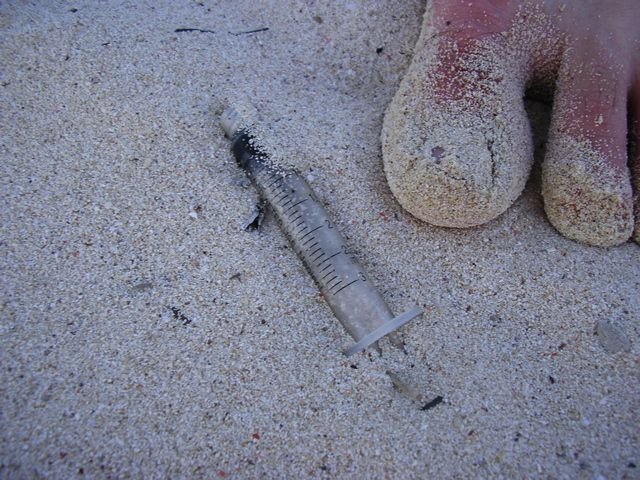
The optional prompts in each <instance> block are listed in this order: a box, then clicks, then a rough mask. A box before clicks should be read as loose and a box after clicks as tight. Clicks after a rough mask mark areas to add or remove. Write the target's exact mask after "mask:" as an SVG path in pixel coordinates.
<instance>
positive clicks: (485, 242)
mask: <svg viewBox="0 0 640 480" xmlns="http://www.w3.org/2000/svg"><path fill="white" fill-rule="evenodd" d="M423 11H424V4H423V2H422V1H416V0H407V1H404V0H403V1H400V0H393V1H390V2H388V1H372V2H359V1H342V0H338V1H335V2H312V1H291V2H288V1H283V0H275V1H270V2H266V1H265V2H253V1H246V0H241V1H233V2H230V1H229V2H225V1H222V2H214V1H211V0H201V1H192V0H183V1H179V2H168V1H153V2H112V1H109V2H102V1H93V2H85V1H77V2H57V1H48V2H20V1H8V2H3V3H2V4H1V5H0V32H1V33H0V36H1V38H2V41H1V43H0V64H1V65H2V69H1V70H0V112H1V114H2V119H1V120H2V121H1V126H0V154H1V161H0V165H1V167H2V170H1V176H0V179H1V180H0V181H1V182H2V187H1V193H2V195H1V196H0V212H1V213H2V225H1V230H0V259H1V262H2V263H1V264H0V265H1V268H2V277H1V278H2V290H1V293H2V316H1V323H0V328H1V333H0V372H1V374H0V375H1V377H0V381H1V383H0V407H1V408H0V477H1V478H21V479H22V478H145V479H147V478H159V479H163V478H220V477H225V478H227V477H228V478H256V477H264V478H287V477H288V478H294V477H295V478H300V477H305V476H309V477H318V478H325V477H326V478H545V479H546V478H594V479H596V478H607V479H614V478H639V477H640V441H639V439H638V436H639V433H640V378H639V371H640V364H639V361H640V338H639V337H640V295H639V293H640V247H639V246H638V245H637V244H635V243H631V242H628V243H625V244H623V245H622V246H619V247H616V248H608V249H601V248H594V247H588V246H585V245H582V244H579V243H576V242H573V241H571V240H568V239H566V238H563V237H562V236H560V235H559V234H558V233H557V232H556V231H555V230H554V229H553V228H552V227H551V225H550V224H549V223H548V221H547V220H546V218H545V216H544V212H543V208H542V199H541V196H540V168H539V166H537V167H536V168H535V169H534V173H533V175H532V177H531V180H530V181H529V183H528V184H527V187H526V189H525V191H524V193H523V195H522V196H521V197H520V198H519V199H518V200H517V201H516V202H515V204H514V205H513V206H512V207H511V208H510V209H509V210H508V211H507V212H506V213H504V214H503V215H501V216H500V217H498V218H497V219H496V220H494V221H492V222H490V223H488V224H486V225H483V226H480V227H474V228H470V229H463V230H457V229H447V228H439V227H434V226H430V225H428V224H426V223H423V222H420V221H418V220H417V219H415V218H414V217H412V216H411V215H409V214H408V213H406V212H405V211H404V210H403V209H402V207H401V206H400V205H399V204H398V203H397V202H396V200H395V199H394V198H393V196H392V194H391V191H390V189H389V187H388V185H387V183H386V180H385V177H384V172H383V165H382V158H381V146H380V138H379V137H380V130H381V126H382V118H383V114H384V110H385V108H386V106H387V105H388V103H389V102H390V100H391V98H392V96H393V94H394V93H395V91H396V89H397V88H398V85H399V83H400V80H401V78H402V75H403V73H404V72H405V70H406V68H407V67H408V64H409V61H410V59H411V55H412V48H413V45H414V44H415V42H416V40H417V37H418V33H419V30H420V24H421V15H422V12H423ZM177 30H178V31H177ZM230 98H236V99H237V98H240V99H243V100H245V101H248V102H250V103H252V104H253V105H254V106H255V107H256V109H257V111H258V113H259V119H260V121H261V123H262V125H263V127H264V130H265V131H266V132H268V135H267V136H268V137H269V147H270V148H271V149H272V151H273V152H274V156H276V157H277V158H278V160H279V161H283V162H288V163H289V164H291V165H295V167H296V168H297V169H298V170H299V171H300V172H301V173H302V174H303V175H304V176H305V177H306V178H307V179H308V180H309V181H310V184H311V185H312V186H313V188H314V190H315V191H316V193H317V194H318V197H319V198H320V199H321V200H322V201H323V202H324V203H325V205H326V208H327V210H328V211H329V213H330V214H331V215H332V216H333V218H334V219H335V222H336V223H337V224H338V226H339V228H340V229H341V231H342V232H343V234H344V236H345V237H346V238H347V240H348V242H349V243H350V245H351V246H352V248H353V249H354V251H355V252H356V254H357V256H358V258H359V260H360V261H361V263H362V264H363V265H364V266H365V268H366V269H367V271H368V273H369V275H370V276H371V277H372V278H373V279H374V281H375V282H376V284H377V286H378V288H379V290H380V292H381V293H382V295H383V297H384V298H385V299H386V300H387V302H388V304H389V306H390V307H391V308H392V310H393V311H394V312H396V314H398V313H401V312H402V311H405V310H407V309H409V308H410V307H412V306H414V305H416V304H417V305H421V306H423V307H424V308H425V310H426V312H425V313H424V314H423V315H422V316H420V317H418V318H417V319H415V320H414V321H412V322H411V323H409V324H407V325H406V326H404V327H402V328H401V329H400V332H399V333H400V335H401V336H402V338H403V340H404V341H405V343H406V354H403V353H402V352H400V351H399V350H397V349H395V348H393V347H391V346H390V345H389V343H388V341H386V340H384V339H383V341H382V342H381V347H382V349H383V351H384V355H383V357H382V358H379V357H378V355H377V354H376V353H375V352H374V351H371V350H368V351H365V352H362V353H359V354H356V355H354V356H353V357H350V358H348V359H347V358H345V357H344V356H343V355H342V353H341V352H342V351H343V350H344V349H345V348H347V347H349V346H350V345H352V343H353V339H351V338H350V337H349V336H348V335H347V334H346V332H345V331H344V329H343V328H342V326H341V325H340V323H339V322H338V320H337V319H336V318H335V317H334V315H333V314H332V312H331V310H330V309H329V307H328V306H327V305H326V302H325V301H324V300H323V299H322V297H320V296H319V295H318V291H317V289H316V287H315V285H314V283H313V281H312V279H311V278H310V277H309V275H308V274H307V273H306V271H305V269H304V267H303V265H302V264H301V262H300V261H299V260H298V258H297V257H296V256H295V254H294V252H293V251H292V249H291V248H290V247H289V245H288V244H287V241H286V238H285V237H284V235H283V234H282V233H281V231H280V230H279V228H278V226H277V224H276V222H275V221H274V219H273V218H272V217H267V220H266V222H265V226H264V228H263V231H262V232H261V233H260V234H259V233H257V232H245V231H241V230H240V228H239V227H240V225H242V223H243V222H244V220H245V219H246V217H247V216H248V215H249V214H250V212H251V210H252V208H253V205H254V203H255V201H256V199H257V197H256V192H255V190H254V189H253V188H252V187H250V186H249V187H248V188H247V185H246V182H244V181H243V179H244V175H243V172H242V171H241V170H240V169H239V168H238V167H237V166H236V164H235V161H234V160H233V158H232V156H231V153H230V151H229V147H230V142H229V140H228V139H227V138H226V137H225V136H224V134H223V132H222V130H221V129H220V126H219V123H218V119H219V116H220V114H221V113H222V111H223V109H224V107H225V106H226V103H227V102H228V101H229V99H230ZM529 106H530V109H531V112H532V119H533V120H534V130H535V131H536V137H535V148H536V153H537V154H538V155H541V154H542V153H543V150H544V136H545V121H546V119H547V117H548V107H546V106H545V105H542V104H540V103H535V102H530V103H529ZM387 368H390V369H391V370H393V371H395V372H396V373H397V374H398V375H400V376H401V377H402V378H404V379H405V380H406V381H407V382H408V383H409V384H410V385H411V386H412V387H413V388H415V389H416V390H418V391H419V392H420V393H421V394H422V396H423V399H422V400H421V401H420V402H417V401H415V400H414V399H412V398H411V397H410V396H408V395H406V394H405V393H403V392H401V391H399V390H398V389H396V388H395V387H394V385H393V383H392V382H391V380H390V378H389V376H387V375H386V374H385V371H386V369H387ZM440 396H441V397H443V399H444V400H443V401H442V402H441V403H440V404H438V405H436V406H434V407H433V408H429V409H424V410H423V409H422V407H423V406H424V405H425V404H427V402H429V401H431V400H433V399H435V398H437V397H440Z"/></svg>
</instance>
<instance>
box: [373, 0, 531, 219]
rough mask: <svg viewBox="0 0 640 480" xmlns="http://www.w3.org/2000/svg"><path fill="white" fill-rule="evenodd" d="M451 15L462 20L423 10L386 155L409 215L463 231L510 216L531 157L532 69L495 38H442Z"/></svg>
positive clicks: (392, 110)
mask: <svg viewBox="0 0 640 480" xmlns="http://www.w3.org/2000/svg"><path fill="white" fill-rule="evenodd" d="M429 15H431V17H429ZM447 18H453V19H454V21H453V23H456V22H458V20H456V17H454V16H446V15H444V14H442V12H440V13H438V12H436V13H434V12H433V8H432V9H431V10H430V11H428V12H427V16H426V17H425V26H424V27H423V31H422V35H421V39H420V41H419V42H418V46H417V47H416V55H415V56H414V60H413V62H412V64H411V66H410V68H409V71H408V72H407V74H406V75H405V78H404V79H403V82H402V84H401V86H400V88H399V90H398V93H397V94H396V96H395V97H394V99H393V101H392V103H391V105H390V106H389V109H388V110H387V113H386V116H385V120H384V126H383V131H382V148H383V158H384V163H385V172H386V175H387V179H388V181H389V185H390V187H391V190H392V192H393V193H394V195H395V197H396V198H397V199H398V201H399V202H400V203H401V204H402V205H403V206H404V207H405V208H406V209H407V210H408V211H409V212H410V213H412V214H413V215H415V216H417V217H418V218H420V219H422V220H425V221H427V222H429V223H433V224H436V225H441V226H450V227H467V226H472V225H479V224H482V223H485V222H487V221H489V220H491V219H493V218H495V217H496V216H498V215H499V214H501V213H502V212H504V211H505V210H506V209H507V208H508V207H509V206H510V205H511V204H512V203H513V201H514V200H515V199H516V198H517V197H518V196H519V195H520V193H521V192H522V189H523V188H524V185H525V183H526V180H527V177H528V174H529V170H530V167H531V163H532V158H533V155H532V146H531V135H530V131H529V124H528V120H527V117H526V114H525V111H524V106H523V101H522V92H523V90H524V84H525V81H526V79H525V73H523V74H522V75H519V73H518V72H525V70H526V68H525V67H524V66H523V65H514V64H513V63H514V62H517V61H518V59H517V58H514V56H513V55H505V54H504V53H505V48H506V47H505V45H504V40H503V37H502V36H501V35H499V34H496V35H481V36H480V38H481V40H477V38H478V37H476V38H474V39H472V40H468V39H467V40H464V39H462V40H460V39H456V38H453V37H451V36H447V35H441V30H440V29H441V28H442V27H443V25H447V23H446V22H450V21H451V20H447ZM458 23H461V22H458ZM472 23H473V22H471V23H470V22H467V23H464V25H466V27H465V28H467V27H468V28H471V27H469V25H472ZM474 28H475V27H474ZM439 32H440V33H439Z"/></svg>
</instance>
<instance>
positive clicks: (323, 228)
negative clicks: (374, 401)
mask: <svg viewBox="0 0 640 480" xmlns="http://www.w3.org/2000/svg"><path fill="white" fill-rule="evenodd" d="M232 141H233V144H232V151H233V154H234V156H235V157H236V159H237V160H238V163H239V165H240V166H241V167H242V168H243V169H244V170H245V171H246V173H247V175H248V177H249V180H250V181H251V183H252V184H253V185H254V186H255V187H256V188H257V190H258V192H259V194H260V196H261V197H262V198H263V199H264V200H266V201H267V202H268V203H269V205H270V206H271V208H272V209H273V211H274V212H275V214H276V217H277V221H278V223H279V225H280V227H281V229H282V231H283V232H284V234H285V235H286V237H287V238H288V239H289V242H290V243H291V246H292V247H293V250H294V251H295V252H296V254H297V255H298V257H299V258H300V260H302V262H303V263H304V265H305V267H306V268H307V270H308V272H309V274H310V275H311V277H312V278H313V279H314V281H315V283H316V285H317V286H318V288H319V289H320V292H322V295H323V297H324V299H325V300H326V301H327V303H328V304H329V306H330V307H331V310H332V311H333V313H334V314H335V316H336V317H337V318H338V320H340V322H341V323H342V325H343V326H344V328H345V329H346V330H347V332H349V334H350V335H351V336H352V337H353V338H354V340H356V342H358V341H359V340H361V339H362V338H364V337H365V336H367V335H368V334H370V333H372V332H374V331H375V330H377V329H379V328H380V327H382V326H383V325H384V324H386V323H387V322H389V321H390V320H392V319H393V318H394V315H393V313H392V312H391V309H390V308H389V307H388V306H387V304H386V302H385V301H384V299H383V298H382V296H381V295H380V293H379V292H378V290H377V289H376V287H375V285H374V284H373V281H372V280H371V278H370V277H369V275H367V273H366V271H365V270H364V268H363V267H362V265H360V262H358V260H357V259H356V257H355V256H354V254H353V252H352V251H351V249H350V248H349V247H348V246H347V243H346V241H345V239H344V237H343V236H342V235H341V234H340V232H339V231H338V228H337V227H336V225H335V224H334V222H333V221H332V220H331V218H330V217H329V215H328V214H327V212H326V210H325V209H324V207H323V206H322V204H321V203H320V201H319V200H318V198H317V197H316V196H315V195H314V193H313V191H312V190H311V187H310V186H309V184H308V183H307V182H306V181H305V179H304V178H302V177H301V176H300V175H299V174H298V173H297V172H296V171H295V170H291V169H284V168H281V167H279V166H277V165H273V164H272V163H271V161H270V160H269V159H268V158H267V157H266V156H265V155H264V154H263V153H262V152H261V151H260V148H259V147H258V146H257V145H256V144H255V141H254V139H253V137H252V136H251V135H250V134H248V133H247V132H246V131H244V130H239V131H238V132H236V133H235V135H234V136H233V139H232ZM387 338H389V340H390V341H391V342H392V343H393V344H394V345H396V346H398V347H400V348H402V342H401V340H400V338H399V337H398V335H397V334H396V333H395V332H391V333H389V334H387ZM372 345H373V346H374V348H376V350H378V351H380V349H379V347H378V345H377V342H375V343H373V344H372Z"/></svg>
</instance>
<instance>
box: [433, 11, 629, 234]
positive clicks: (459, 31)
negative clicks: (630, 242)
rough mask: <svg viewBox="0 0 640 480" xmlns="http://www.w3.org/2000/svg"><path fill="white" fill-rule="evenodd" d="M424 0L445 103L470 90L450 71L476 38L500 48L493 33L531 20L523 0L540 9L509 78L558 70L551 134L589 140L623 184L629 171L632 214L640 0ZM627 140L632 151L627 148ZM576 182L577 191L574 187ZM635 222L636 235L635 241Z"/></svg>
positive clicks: (523, 82) (527, 79) (474, 47)
mask: <svg viewBox="0 0 640 480" xmlns="http://www.w3.org/2000/svg"><path fill="white" fill-rule="evenodd" d="M430 1H431V2H432V6H431V7H432V8H433V13H434V16H433V20H432V24H433V26H434V27H435V29H436V31H438V32H439V34H438V36H439V37H440V38H439V40H438V43H439V45H440V48H439V50H438V56H439V61H440V64H441V65H442V66H441V68H439V69H438V71H437V72H436V74H435V78H436V79H438V80H437V89H438V90H439V91H438V95H439V96H440V97H441V98H442V99H443V100H445V101H446V100H447V99H453V100H456V99H459V98H461V97H462V96H464V95H465V91H466V89H468V88H470V87H469V86H468V85H465V84H464V83H462V82H460V81H457V80H458V78H457V77H456V71H458V70H459V69H462V68H466V69H468V68H469V60H468V59H469V58H470V57H471V58H472V57H473V56H478V55H482V51H481V50H480V48H479V45H478V42H479V41H483V40H486V39H487V38H493V39H495V42H496V45H500V44H501V43H500V42H501V41H502V40H501V35H500V34H501V33H502V32H507V31H509V30H510V29H511V27H512V26H513V24H514V22H516V21H522V22H524V23H525V25H527V22H532V25H533V22H535V21H536V20H535V19H532V18H533V17H534V15H530V12H531V11H533V9H532V8H529V9H521V8H520V7H521V6H522V5H523V4H529V5H534V6H537V7H539V10H538V11H539V12H542V13H544V14H545V17H546V18H547V19H548V22H547V27H545V28H546V30H548V31H546V32H545V33H547V37H546V39H545V41H540V43H537V42H536V41H534V42H532V43H531V44H528V45H526V46H525V48H523V50H522V51H521V52H517V53H512V54H514V55H518V56H521V58H519V59H518V63H517V64H518V65H521V68H522V69H523V70H524V71H523V72H516V73H514V76H517V80H516V81H517V82H519V84H520V87H521V88H522V91H523V92H524V89H525V88H526V87H527V86H528V85H530V84H531V83H536V82H539V81H541V80H544V79H548V78H549V77H554V76H556V75H557V77H555V78H556V80H555V101H554V109H553V117H554V119H553V122H554V125H555V129H556V132H557V134H558V135H560V136H562V135H567V136H570V137H575V138H577V139H586V140H588V141H589V142H590V144H591V147H592V148H593V150H594V151H595V152H597V153H598V154H599V155H600V157H601V158H602V159H603V160H604V162H605V164H606V165H608V166H609V168H610V170H611V171H612V172H613V171H615V172H617V174H618V175H619V176H620V178H622V179H623V180H625V181H627V182H628V181H630V178H631V172H634V173H635V176H636V179H635V184H634V187H635V204H636V207H635V208H636V214H635V215H636V218H637V217H638V215H639V212H638V209H639V207H640V205H638V203H639V201H640V191H639V190H640V126H639V121H640V117H639V115H640V1H638V0H619V1H616V0H559V1H558V0H539V1H529V2H524V1H514V0H430ZM523 12H525V13H524V14H523ZM523 15H528V17H523ZM538 26H539V23H538ZM541 37H542V36H541ZM549 39H551V40H549ZM454 45H455V47H456V49H455V50H454V49H453V48H452V47H453V46H454ZM485 45H486V43H485ZM483 48H486V47H483ZM469 55H470V57H469ZM463 65H466V66H463ZM628 128H629V129H630V132H629V135H628V134H627V129H628ZM628 140H630V142H629V143H630V147H631V148H629V149H628V142H627V141H628ZM634 145H637V146H638V148H633V147H634ZM549 161H553V160H549ZM575 187H576V191H577V192H579V191H580V187H579V186H577V185H576V186H575ZM587 201H588V200H587ZM638 223H639V222H638V221H637V220H636V232H635V239H636V240H638V239H639V238H640V232H639V231H638ZM562 233H564V232H562Z"/></svg>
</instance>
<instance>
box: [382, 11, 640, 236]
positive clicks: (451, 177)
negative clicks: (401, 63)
mask: <svg viewBox="0 0 640 480" xmlns="http://www.w3.org/2000/svg"><path fill="white" fill-rule="evenodd" d="M639 18H640V2H639V1H637V0H624V1H623V0H620V1H616V0H564V1H560V0H541V1H537V2H531V1H523V0H519V1H516V0H474V1H473V2H471V1H470V0H464V1H460V0H430V1H429V3H428V5H427V12H426V13H425V21H424V25H423V28H422V33H421V36H420V40H419V41H418V45H417V46H416V51H415V56H414V59H413V62H412V64H411V66H410V68H409V71H408V72H407V75H406V76H405V78H404V80H403V81H402V84H401V86H400V89H399V90H398V93H397V94H396V96H395V98H394V99H393V101H392V103H391V105H390V106H389V109H388V111H387V114H386V116H385V122H384V128H383V132H382V143H383V154H384V162H385V171H386V173H387V178H388V180H389V184H390V186H391V189H392V191H393V193H394V195H395V196H396V198H397V199H398V201H399V202H400V203H401V204H402V205H403V206H404V207H405V208H406V209H407V210H408V211H409V212H411V213H412V214H414V215H415V216H417V217H418V218H421V219H423V220H425V221H427V222H430V223H433V224H436V225H442V226H450V227H466V226H472V225H479V224H481V223H484V222H487V221H489V220H491V219H493V218H495V217H496V216H498V215H500V214H501V213H502V212H504V211H505V210H506V209H507V208H508V207H509V206H510V205H511V204H512V203H513V201H514V200H515V199H516V198H517V197H518V196H519V195H520V193H521V192H522V189H523V188H524V185H525V182H526V180H527V177H528V175H529V170H530V168H531V164H532V162H533V153H532V152H533V149H532V145H531V134H530V131H529V124H528V120H527V116H526V114H525V111H524V104H523V100H522V97H523V95H524V91H525V89H526V88H528V87H530V86H532V85H533V86H538V87H546V88H550V89H555V93H554V105H553V118H552V124H551V128H550V131H549V145H548V149H547V156H546V158H545V161H544V164H543V172H542V173H543V195H544V203H545V210H546V212H547V216H548V218H549V220H550V221H551V223H552V224H553V225H554V226H555V227H556V228H557V229H558V230H559V231H560V233H562V234H563V235H565V236H567V237H569V238H572V239H574V240H578V241H581V242H585V243H588V244H591V245H598V246H611V245H617V244H620V243H622V242H624V241H626V240H627V239H628V238H629V237H630V236H631V235H632V233H633V231H634V212H633V208H634V207H633V203H634V196H633V193H632V182H631V173H630V169H631V171H634V173H635V184H634V189H635V192H636V196H635V199H636V208H640V141H639V139H640V126H639V125H640V124H639V121H640V24H639V23H638V19H639ZM628 118H629V119H630V120H629V121H628ZM627 129H629V135H627ZM627 139H629V140H630V142H629V146H630V149H629V152H630V153H629V154H628V148H627V147H628V145H627ZM636 145H637V147H638V148H636ZM634 238H635V240H636V241H640V214H638V213H636V219H635V235H634Z"/></svg>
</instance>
